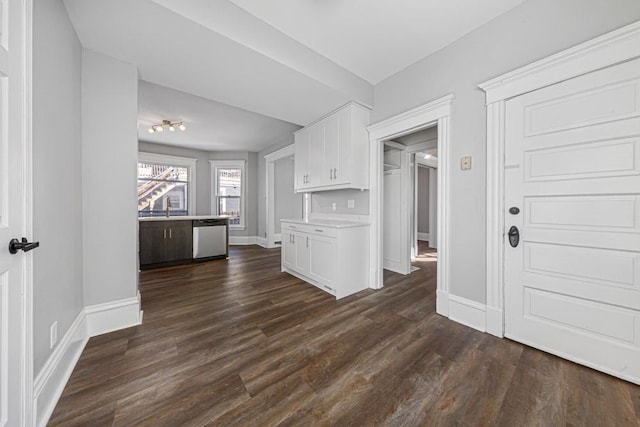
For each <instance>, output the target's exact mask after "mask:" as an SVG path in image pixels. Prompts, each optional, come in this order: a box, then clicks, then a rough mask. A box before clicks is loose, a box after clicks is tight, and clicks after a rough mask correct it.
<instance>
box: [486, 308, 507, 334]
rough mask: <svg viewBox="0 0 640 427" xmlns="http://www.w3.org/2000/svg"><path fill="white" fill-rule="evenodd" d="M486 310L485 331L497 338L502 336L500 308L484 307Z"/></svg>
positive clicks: (502, 322) (502, 319) (502, 323)
mask: <svg viewBox="0 0 640 427" xmlns="http://www.w3.org/2000/svg"><path fill="white" fill-rule="evenodd" d="M486 310H487V332H488V333H490V334H491V335H495V336H496V337H499V338H504V317H503V315H502V309H499V308H494V307H489V306H487V307H486Z"/></svg>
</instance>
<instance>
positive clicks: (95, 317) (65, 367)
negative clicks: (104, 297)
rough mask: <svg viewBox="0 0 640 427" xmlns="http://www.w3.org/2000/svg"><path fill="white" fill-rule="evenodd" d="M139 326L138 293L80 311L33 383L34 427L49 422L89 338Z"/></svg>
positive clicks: (140, 320) (42, 426)
mask: <svg viewBox="0 0 640 427" xmlns="http://www.w3.org/2000/svg"><path fill="white" fill-rule="evenodd" d="M141 323H142V311H141V310H140V292H138V295H137V296H135V297H133V298H127V299H123V300H119V301H113V302H108V303H105V304H96V305H92V306H88V307H84V308H83V309H82V310H81V311H80V313H79V314H78V316H76V318H75V320H74V321H73V323H72V324H71V326H70V327H69V329H68V330H67V332H66V333H65V334H64V337H62V339H61V340H60V342H59V343H58V346H57V347H56V348H55V349H54V350H53V353H51V356H49V359H48V360H47V362H46V363H45V364H44V366H43V368H42V370H41V371H40V373H39V374H38V376H37V377H36V379H35V381H34V385H33V408H34V411H35V419H36V426H38V427H44V426H46V425H47V422H49V418H50V417H51V414H52V413H53V410H54V409H55V407H56V404H57V403H58V400H59V399H60V396H61V395H62V391H63V390H64V387H65V386H66V385H67V382H68V381H69V378H70V377H71V373H72V372H73V369H74V368H75V366H76V363H78V359H79V358H80V355H81V354H82V350H84V348H85V346H86V345H87V341H89V338H90V337H93V336H96V335H101V334H105V333H107V332H113V331H116V330H118V329H124V328H128V327H131V326H135V325H139V324H141Z"/></svg>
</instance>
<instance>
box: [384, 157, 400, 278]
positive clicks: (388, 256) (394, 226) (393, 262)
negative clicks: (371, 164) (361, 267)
mask: <svg viewBox="0 0 640 427" xmlns="http://www.w3.org/2000/svg"><path fill="white" fill-rule="evenodd" d="M401 188H402V175H401V173H400V169H394V170H391V171H387V172H385V173H384V190H383V191H384V193H383V194H384V206H383V219H382V220H383V223H384V224H383V227H382V228H383V230H382V242H383V247H382V254H383V255H382V257H383V259H382V263H383V268H385V269H387V270H391V271H394V272H396V273H401V274H406V272H405V271H404V269H403V267H404V265H403V259H402V243H403V239H402V215H403V212H402V199H401V196H402V192H401Z"/></svg>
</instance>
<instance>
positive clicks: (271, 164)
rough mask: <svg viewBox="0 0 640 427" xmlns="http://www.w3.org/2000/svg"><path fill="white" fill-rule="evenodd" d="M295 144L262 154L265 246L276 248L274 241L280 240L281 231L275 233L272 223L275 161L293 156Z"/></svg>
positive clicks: (273, 214) (274, 214) (273, 215)
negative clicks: (264, 165) (264, 192)
mask: <svg viewBox="0 0 640 427" xmlns="http://www.w3.org/2000/svg"><path fill="white" fill-rule="evenodd" d="M295 155H296V150H295V144H291V145H287V146H286V147H284V148H281V149H279V150H277V151H274V152H273V153H269V154H267V155H266V156H264V161H265V163H266V166H267V167H266V176H265V179H266V181H265V182H266V183H265V191H266V193H267V194H266V197H265V200H266V209H265V212H266V213H267V215H266V225H267V236H266V240H267V242H266V245H267V246H266V247H267V248H276V247H278V246H280V245H278V244H276V242H279V241H282V233H277V234H276V227H275V223H274V221H273V220H274V218H275V216H276V213H275V212H276V209H275V162H276V161H277V160H280V159H285V158H287V157H291V156H295ZM294 179H295V178H294Z"/></svg>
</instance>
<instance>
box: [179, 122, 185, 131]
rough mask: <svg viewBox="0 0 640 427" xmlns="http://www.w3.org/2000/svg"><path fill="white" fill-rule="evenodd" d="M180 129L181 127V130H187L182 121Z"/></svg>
mask: <svg viewBox="0 0 640 427" xmlns="http://www.w3.org/2000/svg"><path fill="white" fill-rule="evenodd" d="M178 129H180V130H185V129H186V127H184V125H183V124H182V123H180V125H178Z"/></svg>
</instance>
